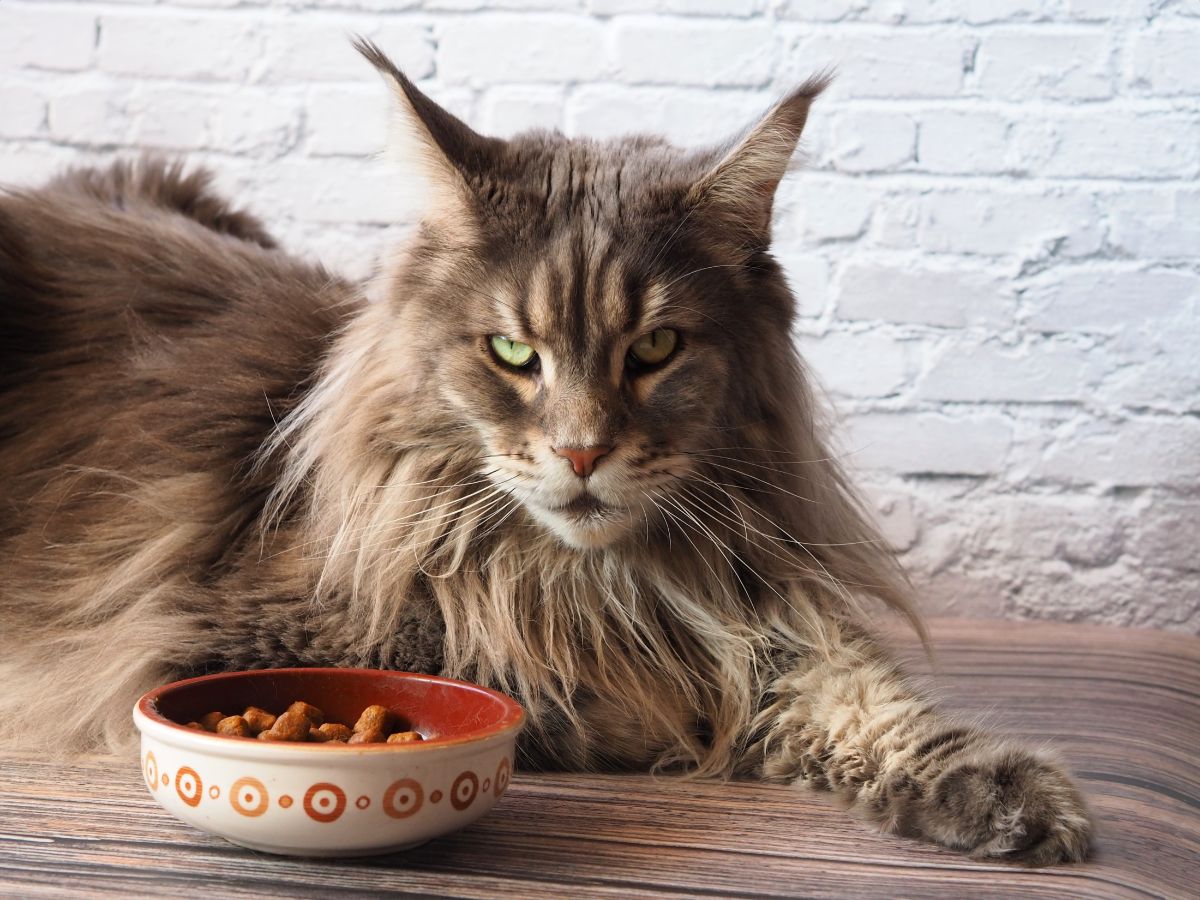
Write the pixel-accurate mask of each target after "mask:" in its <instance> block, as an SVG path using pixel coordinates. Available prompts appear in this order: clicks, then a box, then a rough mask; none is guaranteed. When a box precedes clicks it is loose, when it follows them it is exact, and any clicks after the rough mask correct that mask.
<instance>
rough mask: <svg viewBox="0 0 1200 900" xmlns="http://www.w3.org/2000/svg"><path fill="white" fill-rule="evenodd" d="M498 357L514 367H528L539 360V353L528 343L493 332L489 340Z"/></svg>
mask: <svg viewBox="0 0 1200 900" xmlns="http://www.w3.org/2000/svg"><path fill="white" fill-rule="evenodd" d="M488 343H489V344H491V347H492V353H494V354H495V355H496V359H498V360H500V362H502V363H504V364H505V365H506V366H511V367H512V368H514V369H528V368H529V367H530V366H532V365H533V364H534V363H535V362H536V361H537V353H536V352H534V349H533V348H532V347H530V346H529V345H528V344H522V343H521V342H520V341H513V340H509V339H508V338H506V337H504V336H503V335H499V334H493V335H492V336H491V338H490V339H489V340H488Z"/></svg>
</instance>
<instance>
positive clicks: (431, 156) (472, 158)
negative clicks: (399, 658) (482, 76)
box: [354, 37, 503, 199]
mask: <svg viewBox="0 0 1200 900" xmlns="http://www.w3.org/2000/svg"><path fill="white" fill-rule="evenodd" d="M354 48H355V49H356V50H358V52H359V53H361V54H362V55H363V56H364V57H366V59H367V61H368V62H369V63H371V65H373V66H374V67H375V68H376V69H378V70H379V73H380V74H381V75H382V76H383V77H384V80H385V81H387V82H388V84H389V85H390V86H391V88H392V92H393V96H394V98H395V100H396V111H395V115H394V121H393V125H394V126H395V127H394V128H392V129H391V134H390V140H389V143H390V145H391V147H390V152H391V153H392V154H393V155H396V156H398V157H400V158H401V159H403V160H405V161H408V160H415V161H416V162H417V163H418V164H419V165H420V167H421V171H422V174H423V175H424V176H425V177H426V178H427V179H428V180H429V182H430V184H431V186H432V187H434V189H435V190H436V191H437V192H438V193H439V194H441V195H442V197H443V199H446V195H447V194H452V195H455V196H457V197H458V198H460V199H461V198H463V197H464V196H470V195H472V194H473V185H476V184H478V179H479V177H480V176H482V175H483V174H485V173H486V171H487V170H488V167H489V166H490V165H491V164H492V162H493V160H495V159H496V157H497V155H498V154H499V151H500V149H501V147H502V145H503V142H502V141H500V140H497V139H495V138H488V137H484V136H483V135H480V134H477V133H476V132H474V131H472V130H471V129H470V128H469V127H468V126H467V125H466V124H465V123H464V122H463V121H462V120H461V119H458V118H457V117H455V116H454V115H452V114H451V113H449V112H447V111H446V110H444V109H442V107H440V106H438V105H437V104H436V103H434V102H433V101H432V100H430V99H429V98H428V97H427V96H425V94H423V93H421V91H420V90H418V89H417V86H416V85H415V84H413V83H412V81H410V80H409V78H408V76H406V75H405V74H404V73H403V72H401V71H400V70H399V69H398V68H396V65H395V63H393V62H392V61H391V60H390V59H388V58H387V56H386V55H385V54H384V52H383V51H382V50H380V49H379V48H378V47H377V46H376V45H375V44H373V43H372V42H371V41H369V40H367V39H366V38H362V37H359V38H356V39H355V40H354Z"/></svg>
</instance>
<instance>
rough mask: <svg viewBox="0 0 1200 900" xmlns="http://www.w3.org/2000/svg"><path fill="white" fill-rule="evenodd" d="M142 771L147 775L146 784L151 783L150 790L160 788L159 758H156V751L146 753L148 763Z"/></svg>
mask: <svg viewBox="0 0 1200 900" xmlns="http://www.w3.org/2000/svg"><path fill="white" fill-rule="evenodd" d="M142 771H143V772H144V773H145V775H146V784H148V785H150V790H152V791H157V790H158V760H156V759H155V758H154V751H153V750H151V751H150V752H148V753H147V754H146V764H145V765H144V766H143V767H142Z"/></svg>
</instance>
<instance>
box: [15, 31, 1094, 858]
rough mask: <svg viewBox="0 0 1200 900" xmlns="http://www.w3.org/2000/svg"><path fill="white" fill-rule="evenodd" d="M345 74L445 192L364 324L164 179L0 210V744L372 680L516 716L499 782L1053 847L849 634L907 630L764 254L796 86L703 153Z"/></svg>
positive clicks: (1052, 772)
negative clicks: (691, 790)
mask: <svg viewBox="0 0 1200 900" xmlns="http://www.w3.org/2000/svg"><path fill="white" fill-rule="evenodd" d="M360 49H361V50H362V51H363V53H364V54H365V55H366V56H367V58H368V59H369V60H370V61H371V62H372V63H374V65H375V66H376V67H378V68H379V70H380V71H381V72H382V73H383V74H384V75H385V77H386V78H387V79H388V80H389V81H390V83H391V84H392V86H393V87H394V89H395V93H396V96H397V99H398V105H399V107H400V108H401V119H402V124H403V125H404V126H405V128H406V129H407V135H408V137H409V138H410V139H411V140H412V141H414V142H415V144H416V146H417V148H418V149H419V152H420V156H421V158H422V160H423V162H424V166H425V169H426V172H427V175H428V177H429V180H430V183H431V184H432V186H433V188H434V196H433V199H432V202H431V206H430V210H429V213H428V215H427V216H426V218H425V220H424V222H423V224H422V226H421V228H420V229H419V232H418V233H417V234H416V236H415V237H414V238H413V239H412V240H411V241H410V242H409V243H408V245H407V246H406V247H405V248H404V249H403V252H402V253H401V254H399V255H398V256H397V257H396V258H395V259H394V260H393V262H392V263H391V264H390V265H389V266H388V268H387V271H386V272H385V273H384V275H383V276H381V280H380V282H379V284H378V286H377V287H378V289H379V294H380V297H379V299H377V300H376V301H374V302H368V301H367V300H366V299H365V298H364V296H363V294H362V293H361V291H360V289H359V287H358V286H356V285H353V284H349V283H346V282H344V281H341V280H339V279H338V278H336V277H334V276H332V275H330V274H329V273H327V272H325V271H323V270H322V269H320V268H318V267H314V266H310V265H306V264H304V263H301V262H298V261H296V260H295V259H292V258H290V257H288V256H286V255H285V254H284V253H282V252H281V251H279V250H278V249H276V248H275V245H274V242H273V241H272V240H271V239H270V237H269V236H268V235H267V234H266V233H265V232H264V230H263V229H262V227H261V226H260V225H259V223H258V222H257V221H256V220H255V219H253V218H252V217H250V216H249V215H247V214H246V213H244V212H239V211H235V210H233V209H231V208H230V207H229V206H228V205H227V204H226V203H225V202H224V201H222V200H221V199H219V198H218V197H216V196H214V195H213V194H212V193H211V192H210V191H209V189H208V187H207V183H206V180H205V178H204V177H203V176H202V175H185V174H184V173H183V172H181V171H180V170H179V169H178V168H175V167H170V166H165V165H162V164H144V165H142V166H140V167H127V166H116V167H113V168H109V169H107V170H103V171H81V172H76V173H74V174H71V175H68V176H66V177H63V178H61V179H59V180H57V181H55V182H53V183H51V184H50V185H48V186H47V187H45V188H43V189H41V190H34V191H27V192H12V193H9V194H8V195H7V196H4V197H3V198H2V199H0V510H2V514H0V564H2V566H3V578H2V579H0V625H2V633H0V683H3V684H4V686H5V690H4V691H3V692H2V693H0V739H2V740H4V741H6V742H8V743H10V744H12V743H18V744H20V743H25V744H28V745H35V746H41V747H50V746H64V745H65V746H70V747H84V746H87V745H94V744H98V743H102V742H106V741H107V742H108V743H109V744H110V745H111V744H118V745H119V744H120V743H121V742H122V741H124V740H126V739H127V738H128V736H129V733H130V725H129V708H130V705H131V704H132V702H133V699H134V698H135V697H136V696H137V695H138V694H139V693H140V692H142V691H144V690H146V689H148V688H149V687H151V686H153V685H155V684H158V683H161V682H164V681H168V680H171V679H175V678H179V677H182V676H186V675H190V674H196V673H203V672H212V671H216V670H220V669H242V668H253V667H271V666H294V665H327V666H378V667H396V668H402V669H411V670H417V671H426V672H440V673H445V674H448V675H455V676H462V677H466V678H470V679H474V680H476V681H480V682H483V683H487V684H490V685H494V686H496V687H498V688H501V689H503V690H506V691H509V692H511V693H513V694H515V695H516V696H517V697H518V698H519V699H520V700H521V701H522V702H523V703H524V704H525V706H526V708H527V709H528V711H529V716H530V718H529V721H530V725H529V727H528V729H527V731H526V733H525V735H524V736H523V739H522V753H523V755H524V759H525V761H526V763H527V764H533V765H540V766H560V767H570V768H579V769H600V768H624V769H652V768H654V769H670V770H677V771H687V772H692V773H695V774H699V775H710V776H723V777H729V776H756V777H761V778H765V779H769V780H772V781H778V782H789V783H802V784H808V785H814V786H819V787H822V788H827V789H829V790H832V791H833V792H835V793H836V794H838V795H840V796H841V797H842V798H844V799H845V801H846V802H847V804H848V805H852V806H853V807H854V808H855V809H856V810H858V811H859V812H860V813H861V814H862V815H864V816H866V817H868V818H869V819H871V820H873V821H874V822H877V823H878V824H879V825H880V826H881V827H882V828H884V829H887V830H890V831H894V832H898V833H902V834H908V835H916V836H920V837H923V838H926V839H929V840H933V841H938V842H940V843H943V844H946V845H948V846H951V847H957V848H962V849H964V850H968V851H970V852H971V853H973V854H976V855H979V856H1005V857H1007V858H1011V859H1021V860H1025V861H1028V862H1031V863H1035V864H1038V863H1050V862H1055V861H1058V860H1077V859H1080V858H1082V857H1083V856H1084V855H1085V853H1086V850H1087V847H1088V840H1089V832H1090V825H1089V820H1088V816H1087V813H1086V811H1085V808H1084V805H1083V802H1082V800H1081V798H1080V795H1079V792H1078V791H1077V790H1076V788H1075V787H1074V785H1073V784H1072V782H1071V780H1070V779H1069V777H1068V776H1067V775H1066V774H1064V772H1063V771H1062V770H1061V769H1060V768H1058V767H1057V766H1056V765H1055V764H1054V763H1052V762H1050V761H1047V760H1046V759H1043V758H1041V757H1039V756H1037V755H1035V754H1033V753H1031V752H1029V751H1027V750H1024V749H1021V748H1019V747H1014V746H1012V745H1010V744H1008V743H1006V742H1005V741H1003V740H1001V739H999V738H997V737H995V736H993V735H990V734H988V733H987V732H985V731H982V730H979V729H977V728H975V727H971V726H966V725H963V724H961V723H958V722H954V721H949V720H947V719H946V718H944V717H943V716H942V715H941V714H939V712H938V711H937V710H936V709H935V708H934V706H933V705H932V704H931V703H930V702H928V701H927V700H926V699H924V698H923V697H921V696H920V695H919V694H917V693H916V692H915V691H914V690H913V688H912V687H910V685H909V684H908V683H907V682H906V681H905V679H904V677H903V676H902V675H901V674H900V673H899V672H898V671H897V669H896V668H895V666H894V665H893V664H892V663H890V662H889V661H888V659H887V658H886V657H885V656H884V654H883V653H882V652H881V651H880V649H879V648H878V646H877V645H876V643H875V642H874V641H873V640H872V638H871V637H870V636H869V634H868V630H867V624H868V623H869V622H870V620H871V616H872V612H871V609H872V603H873V602H874V601H882V603H883V604H884V605H886V606H889V607H891V608H893V609H894V610H898V611H899V612H901V613H902V614H904V615H906V616H908V617H909V618H910V620H912V621H913V623H914V625H916V627H917V628H918V629H919V628H920V625H919V623H918V621H917V619H916V616H915V613H914V612H913V608H912V606H911V604H910V600H909V589H908V585H907V582H906V580H905V578H904V576H903V574H902V572H901V571H900V570H899V569H898V567H897V564H896V561H895V559H894V558H893V555H892V554H891V553H890V552H889V551H888V549H887V548H886V547H885V545H884V544H883V542H882V541H881V540H880V537H879V535H878V533H877V532H876V530H875V528H874V527H873V526H872V525H871V524H870V521H869V517H868V516H867V515H866V514H865V513H864V511H863V508H862V505H861V504H860V502H859V500H858V498H857V496H856V495H855V493H854V492H853V490H852V489H851V488H850V487H849V486H848V484H847V482H846V480H845V478H844V477H843V474H842V472H841V470H840V469H839V467H838V464H837V462H836V461H835V460H834V459H833V458H832V456H831V454H830V453H829V451H828V450H827V448H826V445H825V442H824V438H823V436H822V428H821V425H820V423H819V422H818V421H817V419H816V408H815V405H814V402H813V398H812V394H811V392H810V388H809V386H808V383H807V380H806V377H805V375H804V370H803V366H802V364H801V361H800V360H799V358H798V357H797V354H796V351H795V348H794V345H793V343H792V340H791V325H792V321H793V317H794V315H795V303H794V300H793V298H792V295H791V294H790V293H789V291H788V289H787V287H786V284H785V281H784V278H783V275H782V273H781V271H780V269H779V266H778V265H777V263H776V262H775V261H774V259H773V258H772V257H771V255H770V253H769V252H768V245H769V239H770V234H769V232H770V222H771V206H772V196H773V194H774V191H775V189H776V187H777V185H778V183H779V181H780V179H781V178H782V177H783V175H784V172H785V168H786V167H787V165H788V161H789V159H790V158H791V156H792V154H793V151H794V150H795V147H796V143H797V141H798V139H799V137H800V133H801V130H802V128H803V126H804V122H805V118H806V117H807V115H808V111H809V105H810V103H811V101H812V100H813V99H814V98H815V97H816V96H817V94H818V93H819V92H820V90H821V88H822V87H823V82H822V81H821V80H820V79H814V80H812V81H809V82H808V83H806V84H804V85H803V86H801V87H800V88H799V89H798V90H796V91H795V92H793V93H792V94H790V95H789V96H788V97H786V98H785V99H784V100H783V101H782V102H780V103H779V104H778V105H777V106H775V107H774V108H773V109H772V110H771V111H770V112H769V113H768V114H767V115H766V116H765V117H764V118H763V119H762V120H761V121H759V122H758V123H757V124H756V125H755V126H754V127H753V128H752V129H750V130H749V131H748V132H747V133H746V134H745V135H744V136H743V137H741V138H740V139H738V140H735V141H733V142H731V143H730V144H729V145H727V146H725V147H721V148H717V149H713V150H708V151H701V152H691V151H683V150H679V149H676V148H674V147H671V146H669V145H668V144H666V143H664V142H663V141H661V140H658V139H654V138H645V137H637V138H628V139H624V140H619V141H614V142H609V143H597V142H592V141H587V140H568V139H566V138H564V137H562V136H561V135H558V134H550V133H531V134H525V135H522V136H519V137H516V138H514V139H512V140H508V141H502V140H497V139H493V138H487V137H482V136H480V135H478V134H476V133H475V132H473V131H472V130H471V129H469V128H468V127H467V126H466V125H465V124H463V123H462V122H461V121H459V120H458V119H456V118H454V117H453V116H451V115H449V114H448V113H446V112H445V111H444V110H442V109H440V108H439V107H438V106H436V105H435V104H434V103H433V102H431V101H430V100H429V99H428V98H426V97H425V96H424V95H422V94H421V93H420V92H419V91H418V90H417V89H416V88H415V87H414V86H413V85H412V83H411V82H410V81H408V79H406V78H405V77H404V75H402V74H401V73H400V72H399V71H398V70H397V69H396V68H395V67H394V66H393V65H392V64H391V63H390V62H389V61H388V60H387V59H386V58H385V57H384V56H383V54H382V53H380V52H379V51H378V50H377V49H375V48H374V47H372V46H370V45H367V44H363V45H362V46H361V47H360ZM27 709H37V710H38V711H39V717H38V719H37V720H36V721H34V720H31V718H30V717H28V716H25V715H23V714H22V712H23V711H24V710H27Z"/></svg>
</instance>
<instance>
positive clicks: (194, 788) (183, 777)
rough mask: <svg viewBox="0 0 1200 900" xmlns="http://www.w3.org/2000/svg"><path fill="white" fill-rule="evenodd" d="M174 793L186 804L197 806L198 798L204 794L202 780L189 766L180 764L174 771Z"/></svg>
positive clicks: (198, 803)
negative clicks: (177, 769)
mask: <svg viewBox="0 0 1200 900" xmlns="http://www.w3.org/2000/svg"><path fill="white" fill-rule="evenodd" d="M175 793H177V794H178V795H179V799H180V800H182V801H183V802H184V803H186V804H187V805H188V806H199V805H200V798H201V797H203V796H204V782H203V781H201V780H200V776H199V775H198V774H196V770H195V769H193V768H190V767H189V766H180V767H179V771H178V772H176V773H175Z"/></svg>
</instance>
